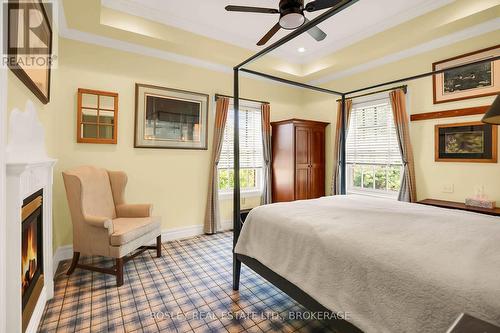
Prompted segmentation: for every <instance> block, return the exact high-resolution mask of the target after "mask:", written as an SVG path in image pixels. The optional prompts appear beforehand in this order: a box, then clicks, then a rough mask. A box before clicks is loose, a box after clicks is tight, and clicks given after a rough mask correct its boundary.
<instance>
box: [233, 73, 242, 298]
mask: <svg viewBox="0 0 500 333" xmlns="http://www.w3.org/2000/svg"><path fill="white" fill-rule="evenodd" d="M240 219H241V216H240V91H239V68H238V67H235V68H234V193H233V290H238V289H240V272H241V261H239V260H238V258H237V257H236V253H234V247H235V246H236V242H237V241H238V238H239V237H240V228H241V222H240Z"/></svg>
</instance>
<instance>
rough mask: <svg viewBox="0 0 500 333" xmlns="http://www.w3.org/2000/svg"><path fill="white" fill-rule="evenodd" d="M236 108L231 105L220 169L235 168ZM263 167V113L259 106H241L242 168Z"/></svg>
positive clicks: (225, 129)
mask: <svg viewBox="0 0 500 333" xmlns="http://www.w3.org/2000/svg"><path fill="white" fill-rule="evenodd" d="M233 145H234V106H233V104H232V103H231V104H230V105H229V110H228V115H227V120H226V126H225V128H224V141H223V143H222V151H221V156H220V160H219V169H233V168H234V163H233V162H234V149H233V148H234V147H233ZM262 165H263V151H262V127H261V111H260V108H258V107H257V106H251V105H244V104H243V105H240V167H241V168H261V167H262Z"/></svg>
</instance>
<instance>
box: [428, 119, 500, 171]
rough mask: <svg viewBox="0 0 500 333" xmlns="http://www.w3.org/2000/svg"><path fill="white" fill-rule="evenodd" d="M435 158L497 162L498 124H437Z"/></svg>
mask: <svg viewBox="0 0 500 333" xmlns="http://www.w3.org/2000/svg"><path fill="white" fill-rule="evenodd" d="M435 160H436V162H469V163H497V161H498V126H497V125H490V124H485V123H482V122H468V123H456V124H440V125H436V126H435Z"/></svg>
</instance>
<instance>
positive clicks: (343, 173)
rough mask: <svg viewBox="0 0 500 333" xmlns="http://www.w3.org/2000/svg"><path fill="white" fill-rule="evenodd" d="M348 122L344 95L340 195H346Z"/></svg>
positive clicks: (343, 95)
mask: <svg viewBox="0 0 500 333" xmlns="http://www.w3.org/2000/svg"><path fill="white" fill-rule="evenodd" d="M346 120H347V119H346V109H345V94H342V116H341V121H342V123H341V124H340V194H346V166H345V164H346V163H345V162H346V152H345V150H346V125H347V124H346Z"/></svg>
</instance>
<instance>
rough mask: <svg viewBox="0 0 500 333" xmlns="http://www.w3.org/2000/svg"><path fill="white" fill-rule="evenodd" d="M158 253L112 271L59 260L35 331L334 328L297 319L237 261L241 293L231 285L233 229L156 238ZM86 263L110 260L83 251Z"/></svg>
mask: <svg viewBox="0 0 500 333" xmlns="http://www.w3.org/2000/svg"><path fill="white" fill-rule="evenodd" d="M163 249H164V251H163V257H162V258H156V257H154V256H155V254H156V252H155V251H146V252H145V253H143V254H142V255H140V256H138V257H136V258H135V259H134V260H132V261H130V262H128V263H127V264H126V265H125V278H124V282H125V284H124V285H123V286H122V287H120V288H117V287H116V282H115V277H114V276H111V275H107V274H100V273H95V272H90V271H84V270H81V269H77V270H76V271H75V272H74V273H73V275H72V276H71V277H69V278H68V277H67V276H66V275H65V271H66V269H67V267H68V266H69V261H67V262H64V263H62V264H61V265H60V267H59V269H58V272H57V276H56V279H55V297H54V298H53V299H52V300H51V301H49V302H48V303H47V306H46V308H45V311H44V314H43V317H42V321H41V323H40V326H39V331H40V332H333V331H332V330H331V329H329V328H328V327H327V326H326V325H325V324H324V323H322V322H320V321H313V320H298V319H297V317H298V314H303V313H304V311H305V309H304V308H303V307H301V306H300V305H298V304H297V303H296V302H294V301H293V300H292V299H290V298H289V297H288V296H287V295H285V294H283V293H282V292H281V291H279V290H278V289H277V288H275V287H274V286H272V285H271V284H270V283H268V282H266V281H265V280H264V279H263V278H261V277H260V276H259V275H257V274H256V273H254V272H253V271H252V270H250V269H248V268H247V267H245V266H244V265H243V268H242V273H241V285H240V291H239V292H236V291H233V290H232V288H231V285H232V282H231V281H232V253H231V249H232V233H223V234H217V235H212V236H199V237H195V238H191V239H187V240H182V241H174V242H167V243H164V244H163ZM81 262H83V263H87V264H88V263H91V264H93V265H106V266H111V265H112V261H111V260H110V259H106V258H101V257H92V258H91V257H88V258H83V260H81Z"/></svg>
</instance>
